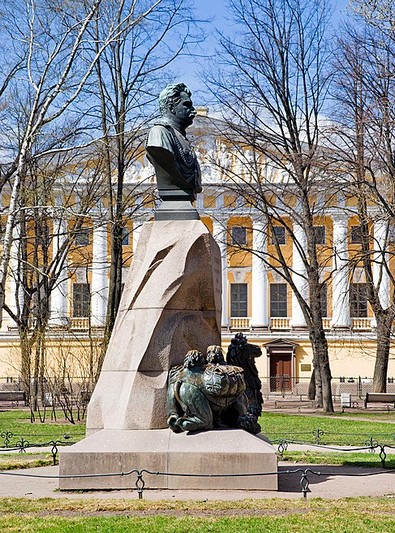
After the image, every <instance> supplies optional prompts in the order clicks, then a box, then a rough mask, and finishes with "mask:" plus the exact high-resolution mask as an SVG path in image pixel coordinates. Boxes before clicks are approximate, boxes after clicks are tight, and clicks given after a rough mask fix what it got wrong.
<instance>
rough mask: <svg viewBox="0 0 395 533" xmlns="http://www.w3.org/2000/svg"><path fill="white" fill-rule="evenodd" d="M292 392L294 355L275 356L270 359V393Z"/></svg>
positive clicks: (281, 354) (282, 354)
mask: <svg viewBox="0 0 395 533" xmlns="http://www.w3.org/2000/svg"><path fill="white" fill-rule="evenodd" d="M283 390H285V391H288V390H292V355H291V354H289V353H288V354H287V353H279V354H275V355H274V354H273V355H271V357H270V391H271V392H281V391H283Z"/></svg>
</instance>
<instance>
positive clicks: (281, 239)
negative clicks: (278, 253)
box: [272, 226, 285, 244]
mask: <svg viewBox="0 0 395 533" xmlns="http://www.w3.org/2000/svg"><path fill="white" fill-rule="evenodd" d="M276 243H278V244H285V228H284V226H273V228H272V244H276Z"/></svg>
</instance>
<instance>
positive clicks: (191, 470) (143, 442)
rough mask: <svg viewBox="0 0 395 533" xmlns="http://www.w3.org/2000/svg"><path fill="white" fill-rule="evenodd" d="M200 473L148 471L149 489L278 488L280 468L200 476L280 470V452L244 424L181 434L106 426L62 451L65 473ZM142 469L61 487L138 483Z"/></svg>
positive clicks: (121, 486)
mask: <svg viewBox="0 0 395 533" xmlns="http://www.w3.org/2000/svg"><path fill="white" fill-rule="evenodd" d="M134 468H136V469H138V470H142V469H147V470H150V471H153V472H157V471H159V472H169V473H170V472H171V473H174V474H177V473H183V474H194V475H193V476H191V477H184V476H160V475H150V474H144V481H145V487H146V488H147V489H175V490H180V489H181V490H182V489H185V490H186V489H200V490H209V489H215V490H235V489H245V490H277V474H274V475H261V476H246V477H242V476H240V477H238V476H231V477H223V478H222V477H218V478H217V477H206V478H204V477H199V476H198V474H204V475H213V474H226V475H229V474H230V475H232V474H254V473H270V472H277V457H276V453H275V450H274V448H273V446H272V445H271V444H270V443H268V442H267V440H266V439H265V437H264V436H263V435H262V434H260V435H251V434H249V433H247V432H245V431H243V430H240V429H220V430H211V431H206V432H200V433H181V434H175V433H173V432H172V431H170V430H169V429H158V430H111V429H103V430H100V431H98V432H96V433H94V434H93V435H90V436H89V437H87V438H86V439H84V440H82V441H81V442H78V443H77V444H74V445H73V446H71V447H70V448H65V449H62V450H61V452H60V475H81V474H82V475H84V474H85V475H86V474H110V473H118V472H126V471H130V470H132V469H134ZM135 481H136V474H132V475H130V476H123V477H120V476H111V477H110V476H108V477H93V478H88V477H87V478H78V477H76V478H68V479H60V482H59V487H60V489H61V490H113V489H129V490H130V489H132V488H134V484H135Z"/></svg>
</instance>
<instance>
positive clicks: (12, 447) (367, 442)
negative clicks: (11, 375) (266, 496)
mask: <svg viewBox="0 0 395 533" xmlns="http://www.w3.org/2000/svg"><path fill="white" fill-rule="evenodd" d="M336 435H337V436H338V435H339V434H338V433H336ZM353 436H354V437H355V436H356V435H355V434H353ZM295 437H296V438H295ZM298 437H299V438H298ZM303 437H305V438H303ZM312 437H313V443H312ZM360 437H361V441H362V442H363V444H362V445H361V446H352V447H340V446H333V445H331V446H329V445H327V444H326V442H327V441H330V440H331V438H330V433H329V432H326V431H324V430H322V429H320V428H316V429H314V430H313V431H311V432H304V433H298V434H295V433H294V434H293V435H292V437H290V436H287V435H285V434H282V435H280V436H278V437H276V438H272V443H273V444H274V445H277V454H278V457H279V459H280V460H281V459H283V458H284V453H285V452H286V451H287V450H288V447H289V445H290V444H299V445H305V446H308V447H309V449H311V448H315V449H317V450H320V451H327V452H341V453H344V454H347V453H349V452H352V453H355V452H364V453H369V452H370V453H372V454H374V453H375V454H377V455H376V456H377V458H378V462H379V464H380V466H381V468H382V470H380V471H374V472H372V473H369V472H363V473H361V472H355V473H350V472H341V473H339V471H337V472H330V471H327V470H326V469H325V472H323V471H322V470H316V469H313V468H312V467H309V468H293V469H289V470H284V469H280V470H278V471H276V472H259V471H257V472H254V473H251V472H249V473H245V474H243V473H232V472H229V474H190V473H182V472H161V471H152V470H149V469H141V470H138V469H136V468H132V469H130V470H128V471H120V472H109V473H103V474H97V473H94V474H93V473H92V474H81V475H74V474H73V475H68V476H66V475H45V474H35V473H25V472H18V471H15V470H14V471H11V472H10V471H3V472H0V476H1V475H8V476H21V477H33V478H34V477H36V478H45V479H61V478H62V479H66V478H69V479H70V478H95V477H123V476H130V477H132V476H135V483H134V489H133V490H136V491H137V493H138V497H139V499H142V498H143V493H144V490H145V485H146V482H145V480H146V478H147V476H178V477H199V478H235V477H252V476H253V477H260V476H273V475H279V476H282V475H295V476H296V475H299V476H300V481H299V483H300V487H301V492H302V494H303V497H304V498H306V497H307V493H308V492H309V483H310V479H311V477H312V476H321V475H325V476H339V475H341V476H352V477H369V476H376V475H380V474H384V473H386V474H388V473H391V474H392V473H393V474H395V468H389V467H388V464H387V462H386V460H387V455H388V453H392V454H394V453H395V433H394V434H393V435H386V436H384V435H371V436H369V437H368V438H367V436H366V435H360ZM0 438H1V439H2V443H1V441H0V443H1V444H0V453H1V452H2V453H12V452H19V453H21V454H23V453H26V451H27V450H29V449H33V448H34V449H36V450H37V449H38V450H40V449H43V450H47V449H49V451H50V453H51V454H52V464H53V465H54V466H55V465H56V464H57V458H58V454H59V448H60V447H61V446H70V445H71V444H74V443H75V442H72V440H71V437H70V436H69V435H67V434H65V435H63V436H62V438H60V439H59V438H56V439H51V440H48V441H47V442H45V443H32V442H29V440H28V439H27V438H25V437H22V436H18V435H13V433H12V432H10V431H3V432H2V433H1V434H0ZM317 468H318V467H317ZM328 468H329V469H330V467H328ZM131 488H132V487H131Z"/></svg>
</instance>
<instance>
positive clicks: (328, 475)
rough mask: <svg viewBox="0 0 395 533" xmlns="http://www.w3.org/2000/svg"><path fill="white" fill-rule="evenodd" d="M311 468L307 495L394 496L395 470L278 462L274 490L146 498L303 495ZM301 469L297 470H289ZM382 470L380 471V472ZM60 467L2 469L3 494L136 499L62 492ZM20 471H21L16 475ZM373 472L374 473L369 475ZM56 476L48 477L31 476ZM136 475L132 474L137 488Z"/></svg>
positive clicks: (151, 493)
mask: <svg viewBox="0 0 395 533" xmlns="http://www.w3.org/2000/svg"><path fill="white" fill-rule="evenodd" d="M305 469H311V470H312V471H313V472H320V475H316V474H312V473H311V472H308V473H307V476H308V480H309V488H308V495H307V496H308V498H311V497H320V498H332V499H336V498H343V497H347V496H388V497H395V470H388V471H383V470H382V469H379V468H377V469H373V468H356V467H344V466H322V467H321V466H319V465H299V464H298V465H292V464H290V463H283V462H280V463H279V472H280V475H279V490H278V491H277V492H273V491H246V490H245V491H241V490H234V491H197V490H186V491H173V490H146V491H144V494H143V497H144V499H146V500H240V499H245V498H259V499H261V498H302V497H303V494H302V490H301V485H300V480H301V475H302V471H303V470H305ZM289 470H291V471H292V470H298V472H297V473H293V474H292V473H289V474H288V473H286V472H287V471H289ZM379 472H381V473H379ZM58 473H59V467H57V466H48V467H41V468H32V469H29V470H17V471H15V470H14V471H12V472H11V474H12V475H6V474H4V473H0V497H1V498H3V497H17V498H47V497H50V498H71V499H87V498H99V499H112V498H114V499H124V498H126V499H137V498H138V494H137V492H136V490H130V491H125V490H124V491H110V492H106V491H89V492H83V493H81V492H60V491H59V490H57V487H58V480H57V479H56V476H57V475H58ZM14 474H19V475H14ZM367 474H374V475H367ZM31 475H37V476H54V477H53V478H46V477H41V478H38V477H29V476H31ZM134 482H135V478H134V477H133V478H132V477H131V486H132V488H133V489H134Z"/></svg>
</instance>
